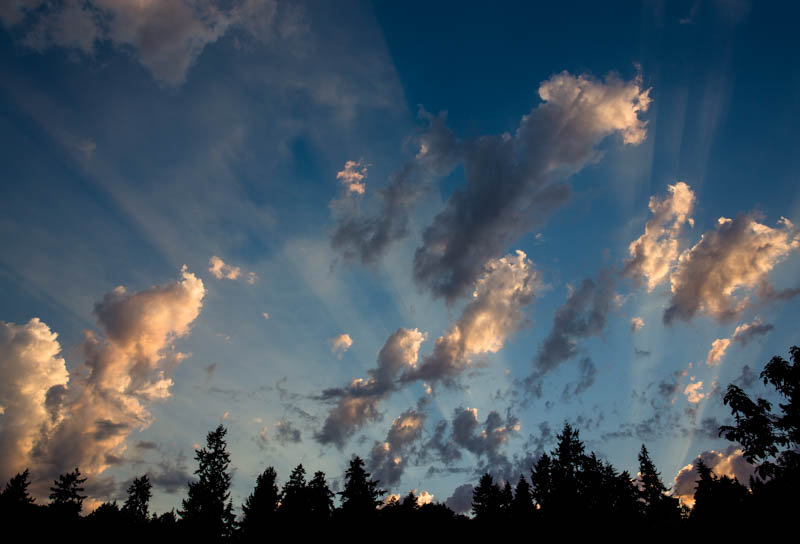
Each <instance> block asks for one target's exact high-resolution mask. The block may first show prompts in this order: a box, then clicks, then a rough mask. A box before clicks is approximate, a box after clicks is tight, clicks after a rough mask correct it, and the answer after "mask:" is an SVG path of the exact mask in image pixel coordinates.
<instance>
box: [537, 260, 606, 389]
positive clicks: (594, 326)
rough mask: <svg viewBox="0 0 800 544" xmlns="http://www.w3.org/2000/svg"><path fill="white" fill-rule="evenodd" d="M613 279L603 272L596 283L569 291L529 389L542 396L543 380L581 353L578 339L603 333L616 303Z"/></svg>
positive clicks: (588, 281)
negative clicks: (612, 307) (613, 304)
mask: <svg viewBox="0 0 800 544" xmlns="http://www.w3.org/2000/svg"><path fill="white" fill-rule="evenodd" d="M614 297H615V293H614V277H613V274H612V273H611V271H609V270H603V271H602V272H601V273H600V274H599V276H598V278H597V281H595V280H593V279H591V278H586V279H584V280H583V281H582V282H581V284H580V286H578V288H577V289H572V288H570V291H569V295H568V296H567V300H566V301H565V302H564V304H562V305H561V307H560V308H558V310H556V313H555V317H554V318H553V328H552V330H551V331H550V334H549V335H547V338H545V339H544V341H543V342H542V344H541V345H540V346H539V351H538V352H537V354H536V356H535V357H534V359H533V366H534V372H533V374H532V375H531V376H530V377H529V378H528V379H527V385H528V388H529V389H530V390H531V391H532V392H534V394H536V395H537V396H540V395H541V379H542V377H543V376H544V375H545V374H547V373H548V372H551V371H552V370H554V369H555V368H556V367H558V366H559V365H560V364H561V363H563V362H564V361H568V360H569V359H571V358H572V357H574V356H576V355H577V354H578V340H580V339H582V338H586V337H588V336H593V335H597V334H600V333H601V332H602V331H603V329H604V328H605V325H606V318H607V317H608V312H609V310H610V309H611V304H612V302H613V300H614Z"/></svg>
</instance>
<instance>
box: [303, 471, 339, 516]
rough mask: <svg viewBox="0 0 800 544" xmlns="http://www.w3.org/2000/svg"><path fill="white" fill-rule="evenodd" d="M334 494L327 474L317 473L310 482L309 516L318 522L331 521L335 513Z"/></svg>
mask: <svg viewBox="0 0 800 544" xmlns="http://www.w3.org/2000/svg"><path fill="white" fill-rule="evenodd" d="M333 496H334V495H333V492H332V491H331V490H330V488H329V487H328V482H326V481H325V473H324V472H322V471H319V470H318V471H317V472H315V473H314V477H313V478H312V479H311V481H310V482H308V505H309V515H310V517H311V518H312V519H314V520H315V521H317V522H324V521H327V520H329V519H330V517H331V514H332V513H333Z"/></svg>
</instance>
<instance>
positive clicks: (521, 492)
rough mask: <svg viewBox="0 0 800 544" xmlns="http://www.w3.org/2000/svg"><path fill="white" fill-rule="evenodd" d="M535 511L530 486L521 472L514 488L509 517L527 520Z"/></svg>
mask: <svg viewBox="0 0 800 544" xmlns="http://www.w3.org/2000/svg"><path fill="white" fill-rule="evenodd" d="M534 512H535V508H534V506H533V496H532V495H531V486H530V485H529V484H528V481H527V480H526V479H525V476H523V475H522V474H520V475H519V482H517V487H516V488H514V500H513V501H512V502H511V518H512V519H515V520H518V521H523V520H525V521H528V520H530V517H531V516H532V515H533V513H534Z"/></svg>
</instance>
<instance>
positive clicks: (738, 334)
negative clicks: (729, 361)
mask: <svg viewBox="0 0 800 544" xmlns="http://www.w3.org/2000/svg"><path fill="white" fill-rule="evenodd" d="M773 328H774V327H773V325H771V324H769V323H767V324H764V323H762V322H761V318H759V317H756V318H755V319H754V320H753V322H752V323H742V324H741V325H739V326H738V327H736V330H734V331H733V337H732V340H733V341H734V342H739V343H740V344H741V345H743V346H745V345H747V344H748V343H749V342H750V341H751V340H752V339H754V338H756V337H757V336H763V335H765V334H767V333H768V332H769V331H771V330H772V329H773Z"/></svg>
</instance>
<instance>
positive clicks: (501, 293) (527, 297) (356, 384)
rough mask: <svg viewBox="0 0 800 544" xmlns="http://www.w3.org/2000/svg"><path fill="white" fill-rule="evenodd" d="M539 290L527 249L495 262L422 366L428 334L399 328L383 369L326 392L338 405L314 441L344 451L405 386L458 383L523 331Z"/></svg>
mask: <svg viewBox="0 0 800 544" xmlns="http://www.w3.org/2000/svg"><path fill="white" fill-rule="evenodd" d="M539 286H540V279H539V273H538V271H537V270H536V269H535V268H534V267H533V263H532V262H531V261H530V260H529V259H528V258H527V257H526V255H525V253H523V252H522V251H517V252H516V254H515V255H506V256H505V257H502V258H500V259H491V260H490V261H489V262H488V263H486V266H485V267H484V270H483V275H482V276H481V277H479V278H478V279H477V281H476V282H475V290H474V292H473V299H472V301H470V302H469V303H468V304H467V305H466V306H465V307H464V309H463V310H462V312H461V315H460V317H459V318H458V320H457V321H456V322H455V323H454V324H452V325H451V326H450V327H449V328H448V330H447V332H445V334H444V335H442V336H440V337H439V338H437V339H436V342H435V345H434V349H433V352H432V353H431V354H429V355H427V356H425V357H424V358H423V359H422V362H421V363H419V364H417V363H418V352H419V348H420V345H421V343H422V341H423V340H424V339H425V335H424V334H423V333H421V332H419V331H418V330H417V329H413V330H409V329H399V330H398V331H396V332H395V333H393V334H392V336H390V337H389V339H387V341H386V344H385V345H384V347H383V349H382V350H381V353H380V354H379V356H378V367H377V368H376V369H374V370H370V371H369V377H368V378H366V379H364V378H356V379H354V380H352V381H351V382H350V384H348V385H347V386H346V387H343V388H333V389H326V390H325V391H323V392H322V395H321V397H320V398H321V400H323V401H336V405H335V406H334V407H333V408H332V409H331V411H330V413H329V414H328V417H327V419H326V420H325V424H324V426H323V429H322V430H321V431H320V432H319V433H317V434H316V435H315V438H316V439H317V440H318V441H319V442H321V443H323V444H327V443H333V444H336V445H337V446H339V447H340V448H341V447H342V446H343V445H344V441H345V440H346V439H347V438H348V437H349V436H351V435H352V434H353V433H354V432H355V430H356V429H357V428H359V427H360V426H361V425H363V424H365V423H367V422H368V421H372V420H375V419H377V418H378V417H379V415H380V412H379V411H378V405H379V403H380V402H381V401H383V400H384V399H385V398H387V397H388V396H389V395H390V394H391V393H392V392H394V391H395V390H397V389H399V388H400V387H402V386H404V385H408V384H410V383H414V382H417V381H424V382H425V383H426V386H428V387H429V386H431V385H432V384H436V383H439V382H443V383H445V384H451V383H453V382H454V380H455V379H456V378H458V377H459V376H460V375H461V374H462V373H463V372H464V371H466V370H467V369H468V368H470V365H471V363H472V361H473V358H474V357H475V356H478V355H482V354H486V353H496V352H497V351H499V350H500V349H501V348H502V347H503V345H504V344H505V342H506V340H507V339H508V337H509V335H511V334H512V333H514V332H515V331H517V330H518V329H519V328H520V326H521V325H522V324H523V323H524V321H525V315H524V312H523V309H524V307H525V305H527V304H528V303H529V302H531V300H532V299H533V296H534V293H535V291H536V289H537V288H538V287H539Z"/></svg>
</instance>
